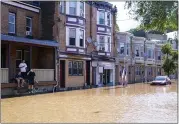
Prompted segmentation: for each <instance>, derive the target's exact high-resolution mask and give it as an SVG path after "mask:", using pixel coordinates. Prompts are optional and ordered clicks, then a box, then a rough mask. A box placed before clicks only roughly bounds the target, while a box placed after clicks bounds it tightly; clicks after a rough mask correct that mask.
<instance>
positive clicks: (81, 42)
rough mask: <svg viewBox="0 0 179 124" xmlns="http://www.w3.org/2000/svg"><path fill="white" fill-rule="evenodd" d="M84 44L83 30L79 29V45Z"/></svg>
mask: <svg viewBox="0 0 179 124" xmlns="http://www.w3.org/2000/svg"><path fill="white" fill-rule="evenodd" d="M83 46H84V30H81V29H80V47H83Z"/></svg>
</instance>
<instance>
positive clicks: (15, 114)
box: [1, 84, 177, 123]
mask: <svg viewBox="0 0 179 124" xmlns="http://www.w3.org/2000/svg"><path fill="white" fill-rule="evenodd" d="M1 112H2V113H1V119H2V122H4V123H5V122H6V123H8V122H14V123H15V122H16V123H25V122H29V123H33V122H38V123H43V122H46V123H50V122H51V123H57V122H61V123H62V122H78V123H80V122H81V123H85V122H93V123H94V122H96V123H104V122H107V123H112V122H113V123H119V122H120V123H130V122H132V123H139V122H141V123H147V122H148V123H149V122H150V123H153V122H155V123H176V122H177V85H176V84H172V85H170V86H150V85H149V84H132V85H129V86H128V87H127V88H121V87H120V86H116V87H105V88H97V89H88V90H80V91H69V92H59V93H52V94H45V95H35V96H26V97H16V98H9V99H2V100H1Z"/></svg>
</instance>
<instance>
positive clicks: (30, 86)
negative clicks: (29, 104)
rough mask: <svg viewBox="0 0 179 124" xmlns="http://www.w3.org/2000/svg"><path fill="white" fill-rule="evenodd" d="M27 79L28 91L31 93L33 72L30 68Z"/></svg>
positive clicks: (33, 79) (33, 78)
mask: <svg viewBox="0 0 179 124" xmlns="http://www.w3.org/2000/svg"><path fill="white" fill-rule="evenodd" d="M27 76H28V80H29V86H28V89H29V93H33V89H34V82H35V72H34V71H33V70H32V69H31V70H30V71H29V72H28V73H27Z"/></svg>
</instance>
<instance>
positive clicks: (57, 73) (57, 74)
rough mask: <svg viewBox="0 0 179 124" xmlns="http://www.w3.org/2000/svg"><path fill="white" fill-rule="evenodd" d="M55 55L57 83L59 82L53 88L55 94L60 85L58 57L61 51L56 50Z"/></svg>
mask: <svg viewBox="0 0 179 124" xmlns="http://www.w3.org/2000/svg"><path fill="white" fill-rule="evenodd" d="M56 52H57V54H56ZM55 55H56V61H57V62H56V65H57V66H56V68H57V71H56V76H55V81H56V82H57V83H56V85H55V86H54V87H53V93H54V92H55V88H56V87H57V86H58V84H59V80H58V79H59V77H58V76H59V58H58V55H59V49H58V48H56V51H55Z"/></svg>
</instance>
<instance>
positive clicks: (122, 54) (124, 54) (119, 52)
mask: <svg viewBox="0 0 179 124" xmlns="http://www.w3.org/2000/svg"><path fill="white" fill-rule="evenodd" d="M121 44H123V45H124V52H123V53H121ZM119 50H120V51H119V54H120V55H125V43H123V42H121V43H119Z"/></svg>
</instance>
